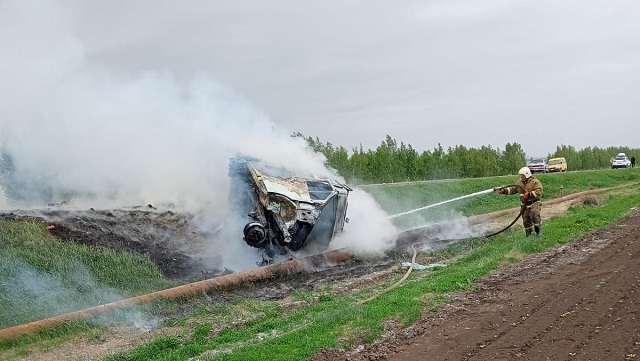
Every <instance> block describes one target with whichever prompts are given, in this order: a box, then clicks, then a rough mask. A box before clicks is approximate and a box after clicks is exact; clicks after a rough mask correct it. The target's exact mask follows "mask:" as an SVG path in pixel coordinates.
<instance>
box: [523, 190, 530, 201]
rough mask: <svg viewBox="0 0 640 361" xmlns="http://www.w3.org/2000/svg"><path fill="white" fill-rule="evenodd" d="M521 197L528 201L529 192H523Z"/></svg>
mask: <svg viewBox="0 0 640 361" xmlns="http://www.w3.org/2000/svg"><path fill="white" fill-rule="evenodd" d="M522 197H524V199H525V200H527V199H529V191H525V192H524V194H522Z"/></svg>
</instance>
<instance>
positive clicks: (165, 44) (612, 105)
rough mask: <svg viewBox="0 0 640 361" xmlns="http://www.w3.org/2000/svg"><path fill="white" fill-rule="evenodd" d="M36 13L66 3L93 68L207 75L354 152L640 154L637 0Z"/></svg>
mask: <svg viewBox="0 0 640 361" xmlns="http://www.w3.org/2000/svg"><path fill="white" fill-rule="evenodd" d="M30 3H32V4H33V5H30V6H31V7H32V8H33V11H34V12H37V11H41V10H43V9H41V8H40V7H43V6H44V7H49V5H42V4H43V3H44V4H50V3H52V4H54V5H55V4H61V5H62V6H61V9H62V10H61V12H63V13H64V14H66V15H65V19H66V20H65V21H67V22H68V26H67V27H68V29H67V30H68V31H69V32H70V33H72V34H73V35H74V36H75V37H76V40H77V41H79V42H80V44H81V47H82V52H83V54H84V55H83V56H84V57H85V59H86V61H87V62H89V63H92V64H96V65H99V66H103V67H105V68H106V69H109V70H110V71H114V72H119V73H125V74H127V73H131V74H135V73H140V72H145V71H149V70H161V71H169V72H172V73H175V74H176V76H177V77H178V78H180V77H184V78H185V79H186V78H189V77H191V76H193V75H194V74H205V75H206V76H208V77H210V78H211V79H213V80H214V81H215V82H218V83H219V84H220V85H222V86H224V87H228V88H229V89H231V90H233V91H234V92H236V93H237V94H238V95H239V96H241V97H243V98H246V100H247V101H248V102H249V103H251V104H252V105H253V106H255V107H256V108H257V109H260V110H261V111H262V112H264V114H266V116H268V117H269V118H270V119H271V121H273V122H274V123H275V124H276V125H277V126H279V127H282V129H283V130H284V131H286V132H294V131H295V132H301V133H303V134H305V135H307V136H314V137H316V136H317V137H319V138H320V139H321V140H322V141H329V142H331V143H333V144H334V145H342V146H345V147H346V148H347V149H352V148H354V147H357V146H359V145H360V144H361V145H362V146H363V147H364V148H365V149H374V148H376V147H377V146H378V145H379V144H380V142H382V141H383V140H384V138H385V136H386V135H390V136H391V137H393V138H395V139H396V140H397V141H398V143H399V142H404V143H405V144H411V145H412V146H413V147H414V148H415V149H417V150H418V151H423V150H431V149H433V148H434V147H436V146H437V144H438V143H441V144H442V145H443V146H444V147H445V148H446V147H449V146H455V145H464V146H467V147H479V146H482V145H490V146H492V147H494V148H496V147H498V148H500V149H504V146H505V144H506V143H513V142H517V143H519V144H521V145H522V146H523V149H524V150H525V152H526V153H527V154H528V155H529V156H535V155H546V154H547V153H552V152H553V151H554V150H555V147H556V146H558V145H560V144H567V145H573V146H575V147H576V148H578V149H579V148H583V147H587V146H599V147H607V146H617V145H621V146H631V147H639V146H640V144H638V143H639V141H638V139H640V126H639V125H638V117H639V116H640V102H639V101H638V100H637V98H638V96H639V94H640V2H638V1H637V0H630V1H622V0H615V1H612V0H606V1H595V0H590V1H557V0H552V1H544V0H542V1H541V0H536V1H518V0H495V1H494V0H484V1H477V0H442V1H440V0H419V1H418V0H416V1H372V0H361V1H344V0H323V1H301V0H291V1H288V0H282V1H276V0H274V1H264V0H255V1H246V0H245V1H237V0H228V1H227V0H216V1H192V0H182V1H169V0H153V1H151V0H149V1H129V0H116V1H113V0H112V1H61V2H30ZM39 4H40V5H39ZM6 6H7V4H5V7H6ZM0 39H1V35H0ZM46 45H48V46H51V44H46ZM58 45H60V44H58ZM6 50H7V49H4V50H3V51H6ZM57 65H58V66H66V64H57ZM229 121H233V120H232V119H230V120H229Z"/></svg>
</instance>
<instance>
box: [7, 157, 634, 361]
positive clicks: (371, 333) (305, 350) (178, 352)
mask: <svg viewBox="0 0 640 361" xmlns="http://www.w3.org/2000/svg"><path fill="white" fill-rule="evenodd" d="M639 175H640V173H639V172H638V171H637V170H636V169H626V170H615V171H611V170H606V171H593V172H573V173H572V172H569V173H565V174H551V175H540V176H538V177H539V178H540V179H541V181H542V182H543V185H544V187H545V199H550V198H551V197H554V196H558V195H559V188H560V186H561V185H562V186H563V188H564V193H565V194H568V193H572V192H577V191H581V190H586V189H590V188H600V187H611V186H616V185H622V184H632V183H633V184H632V185H630V186H629V188H630V192H628V193H630V194H627V195H615V194H613V193H612V194H610V195H605V196H603V197H604V202H600V203H598V202H593V203H590V204H580V205H578V206H574V207H573V208H571V209H570V210H569V212H568V214H567V215H565V216H562V217H555V218H552V219H549V220H547V221H545V224H544V237H543V238H541V239H538V238H525V237H524V235H523V233H522V230H521V226H520V224H518V225H517V226H520V227H514V228H512V229H510V230H507V231H506V232H504V233H501V234H499V235H497V236H495V237H492V238H490V239H488V240H479V239H469V240H465V241H463V242H460V243H458V244H456V245H454V246H452V247H450V248H448V249H445V250H441V251H438V252H437V253H434V254H424V255H420V257H422V258H423V259H426V258H427V257H429V258H433V257H435V258H436V259H440V260H447V263H448V266H447V267H443V268H438V269H435V270H432V271H416V272H413V273H412V275H411V277H410V278H409V279H408V280H407V281H406V282H405V283H403V285H402V286H401V287H398V288H396V289H394V290H392V291H390V292H388V293H385V294H383V295H381V296H380V297H378V298H376V299H374V300H372V301H370V302H367V303H365V304H358V301H360V300H363V299H366V298H367V297H369V296H371V295H373V294H376V293H377V292H379V291H380V290H383V289H385V288H386V287H388V286H389V285H391V284H393V283H394V282H396V281H397V280H398V279H399V278H400V277H402V274H401V273H400V272H398V274H397V275H396V277H395V279H392V280H388V281H387V282H383V283H380V284H377V285H375V286H372V287H370V288H366V289H362V290H353V291H352V292H351V293H348V294H346V295H339V294H336V293H335V291H334V290H333V289H332V288H331V287H322V288H319V289H315V290H314V291H312V292H300V291H299V292H294V293H293V294H292V297H291V299H292V304H290V305H282V304H280V303H277V302H262V301H258V300H250V299H248V300H246V301H245V302H240V303H237V304H227V303H224V302H218V301H216V300H215V297H212V298H193V299H190V300H180V301H178V302H174V301H158V302H156V303H154V304H153V305H151V306H149V307H148V308H144V309H143V310H144V311H145V312H158V310H160V312H163V313H167V314H171V313H172V310H175V309H178V308H179V307H180V306H178V305H179V304H180V303H181V302H188V303H189V304H190V305H191V306H190V307H189V308H188V309H190V310H191V311H190V312H189V313H188V314H187V315H186V316H183V317H180V318H175V319H168V320H166V321H165V322H164V324H165V325H167V326H179V327H181V329H182V330H183V331H182V332H180V333H178V334H175V335H170V336H164V337H161V338H157V339H155V340H153V341H151V342H148V343H146V344H143V345H141V346H139V347H136V348H134V349H133V350H130V351H128V352H125V353H120V354H117V355H114V356H111V357H108V358H107V360H109V361H124V360H188V359H196V360H263V359H265V358H269V359H271V360H302V359H304V358H307V357H310V356H312V355H314V354H316V353H317V352H318V351H320V350H321V349H322V348H326V347H335V348H349V347H351V346H352V345H354V344H356V343H359V342H362V341H364V342H374V341H375V340H376V339H379V338H380V337H381V335H382V334H383V332H384V329H385V325H386V324H387V323H388V322H390V321H393V322H396V323H398V324H399V325H401V326H407V325H410V324H411V323H413V322H415V321H416V320H418V319H419V317H420V316H421V315H422V314H423V313H424V312H430V311H436V310H437V309H438V305H439V304H440V303H442V302H444V301H445V300H446V299H447V294H448V293H449V292H451V291H458V290H469V289H472V288H473V285H474V282H475V281H476V280H477V279H478V278H479V277H482V276H485V275H487V274H488V273H489V272H491V271H492V270H495V269H496V268H497V267H499V265H501V264H503V263H508V262H516V261H518V260H519V259H521V258H522V257H523V256H524V255H527V254H531V253H535V252H540V251H543V250H545V249H548V248H549V247H553V246H555V245H557V244H563V243H567V242H570V241H571V240H572V239H574V238H577V237H580V236H582V235H584V234H585V233H587V232H589V231H591V230H594V229H598V228H603V227H607V226H609V225H610V224H612V223H614V222H616V221H617V220H618V219H620V217H622V216H624V215H625V214H627V213H628V212H629V209H630V208H632V207H638V206H639V205H640V192H638V190H639V188H640V187H639V186H638V184H637V181H638V179H640V177H639ZM516 179H517V177H497V178H486V179H467V180H461V181H440V182H423V183H417V184H414V185H413V187H410V186H408V185H387V186H379V187H367V191H369V192H371V193H372V194H374V196H375V197H376V199H378V201H379V202H380V203H381V204H382V206H383V208H384V209H386V210H388V211H389V213H394V212H399V211H404V210H407V209H412V208H416V207H421V206H424V205H426V204H432V203H435V202H440V201H442V200H445V199H450V198H453V197H457V196H460V195H464V194H469V193H474V192H477V191H480V190H484V189H488V188H492V187H494V186H498V185H504V184H509V183H513V182H515V180H516ZM385 199H387V200H389V202H387V203H385ZM392 199H400V200H401V202H393V203H392V202H390V200H392ZM402 202H405V203H407V204H402ZM454 203H455V204H452V207H451V208H450V209H449V210H450V211H451V212H454V213H457V214H464V215H473V214H480V213H486V212H490V211H494V210H500V209H505V208H511V207H515V206H517V205H518V200H517V198H515V197H509V196H498V195H497V194H495V193H492V194H488V195H484V196H480V197H476V198H471V199H469V200H465V201H464V202H454ZM394 207H395V208H394ZM440 213H446V212H440ZM420 216H421V217H425V215H424V214H421V215H420ZM16 280H21V281H20V282H22V283H23V284H24V285H26V284H28V283H29V282H27V281H28V280H32V281H33V282H34V284H36V285H40V286H41V287H43V288H42V289H39V288H38V287H35V288H34V287H33V286H32V287H31V288H28V287H27V288H26V290H25V289H21V288H19V287H18V288H16ZM42 280H45V281H46V282H43V281H42ZM38 282H40V283H38ZM50 285H56V287H58V288H60V289H62V291H63V292H62V293H63V294H67V293H68V295H67V296H65V297H67V298H65V297H62V296H58V295H55V294H54V293H52V291H55V290H54V289H53V288H47V287H48V286H50ZM169 286H172V283H171V282H170V281H168V280H167V279H165V278H164V277H162V275H160V273H159V272H158V270H157V268H156V267H155V266H154V265H153V264H152V263H151V262H150V261H149V259H148V258H146V257H141V256H136V255H130V254H126V253H122V252H113V251H109V250H104V249H95V248H89V247H83V246H78V245H73V244H69V243H64V242H59V241H57V240H56V239H54V238H53V237H51V236H50V234H49V233H48V232H47V231H46V230H44V229H43V228H42V226H41V225H37V224H34V223H29V222H0V321H1V322H4V324H3V325H4V326H2V327H7V325H12V324H16V323H22V322H27V321H28V320H32V319H37V318H42V317H43V315H45V314H48V313H50V312H52V310H51V308H50V307H49V308H48V307H42V310H36V311H35V312H34V310H31V311H29V310H27V309H25V308H33V307H32V306H33V305H34V299H36V300H37V299H38V297H41V298H42V299H43V300H44V301H46V300H47V299H51V296H52V295H54V296H55V297H54V299H55V300H56V302H59V301H63V302H64V301H65V300H67V301H68V300H69V299H72V300H73V302H79V303H81V305H94V304H95V303H102V302H107V301H108V300H113V299H114V298H117V297H130V296H132V295H135V294H142V293H146V292H150V291H154V290H157V289H161V288H166V287H169ZM11 287H13V288H11ZM23 288H25V287H23ZM27 290H30V291H29V292H27ZM38 290H40V292H41V293H42V294H41V295H40V296H37V297H36V296H34V292H36V291H38ZM43 290H44V292H43ZM56 292H57V291H56ZM7 295H10V297H11V298H12V299H8V298H7ZM69 295H70V296H71V297H70V298H69ZM116 295H118V296H116ZM54 303H55V302H54ZM44 304H45V306H46V302H44ZM26 305H29V306H26ZM81 305H78V306H81ZM82 307H84V306H82ZM45 311H46V312H45ZM176 313H178V314H179V313H181V312H176ZM127 317H128V316H127V315H125V316H124V318H127ZM25 320H27V321H25ZM104 332H106V328H104V327H102V326H96V325H95V324H94V323H88V322H69V323H65V324H63V325H60V326H58V327H56V328H54V329H51V330H45V331H42V332H40V333H38V334H35V335H29V336H23V337H19V338H17V339H15V340H12V341H3V342H0V351H2V350H5V352H3V353H0V358H3V359H4V358H7V357H9V358H11V357H13V358H16V359H17V358H19V357H20V356H21V355H22V356H24V355H28V354H29V353H30V352H33V351H34V350H38V349H39V350H46V349H47V348H52V347H55V346H56V345H58V344H60V343H62V342H64V341H65V340H68V339H72V338H73V337H77V336H78V335H83V337H95V338H98V339H99V338H101V337H102V336H101V335H102V333H104ZM87 335H89V336H87ZM7 355H8V356H7Z"/></svg>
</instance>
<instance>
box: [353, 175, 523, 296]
mask: <svg viewBox="0 0 640 361" xmlns="http://www.w3.org/2000/svg"><path fill="white" fill-rule="evenodd" d="M509 187H518V188H519V189H520V190H522V191H524V189H523V188H522V186H520V185H517V184H512V185H506V186H501V187H497V188H493V189H492V190H493V191H498V190H500V189H505V188H509ZM483 193H484V192H478V193H477V194H483ZM460 198H463V197H458V198H455V199H460ZM423 208H426V207H423ZM525 208H526V207H525V205H524V204H523V205H521V206H520V212H519V213H518V215H517V216H516V218H514V219H513V221H511V223H509V225H508V226H506V227H504V228H502V229H501V230H499V231H497V232H493V233H490V234H487V235H484V236H482V237H481V238H485V239H486V238H489V237H493V236H495V235H498V234H500V233H502V232H504V231H506V230H507V229H509V228H511V226H513V225H514V224H515V223H516V222H517V221H518V219H520V217H522V214H523V213H524V210H525ZM408 213H411V212H405V213H402V214H408ZM464 239H465V238H459V239H443V240H441V241H446V242H457V241H462V240H464ZM426 242H427V241H418V242H414V243H412V244H411V250H412V251H413V255H412V256H411V264H410V265H409V269H407V272H405V274H404V276H402V278H401V279H399V280H398V281H397V282H396V283H394V284H393V285H391V286H389V287H387V288H385V289H384V290H382V291H380V292H379V293H376V294H375V295H373V296H371V297H369V298H367V299H365V300H362V301H359V302H358V303H357V304H359V305H361V304H364V303H367V302H369V301H372V300H374V299H376V298H378V297H380V296H382V295H383V294H385V293H387V292H389V291H391V290H394V289H395V288H397V287H398V286H400V285H401V284H402V283H403V282H404V281H406V280H407V278H409V275H410V274H411V272H412V271H413V267H414V265H415V263H416V257H417V255H418V249H417V248H416V246H417V245H419V244H421V243H426Z"/></svg>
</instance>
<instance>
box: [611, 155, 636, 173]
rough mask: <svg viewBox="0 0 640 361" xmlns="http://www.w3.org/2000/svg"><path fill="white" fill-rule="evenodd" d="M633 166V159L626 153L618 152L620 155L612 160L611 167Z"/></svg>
mask: <svg viewBox="0 0 640 361" xmlns="http://www.w3.org/2000/svg"><path fill="white" fill-rule="evenodd" d="M629 167H631V160H630V159H629V158H627V155H626V154H624V153H618V155H617V156H616V157H615V158H614V159H613V162H611V169H616V168H629Z"/></svg>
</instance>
